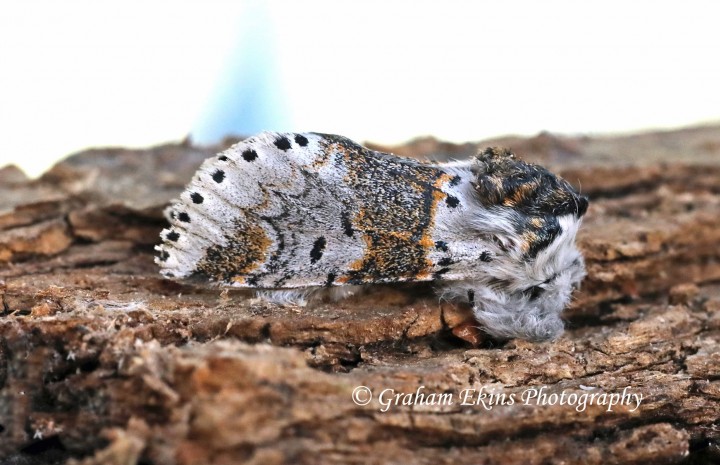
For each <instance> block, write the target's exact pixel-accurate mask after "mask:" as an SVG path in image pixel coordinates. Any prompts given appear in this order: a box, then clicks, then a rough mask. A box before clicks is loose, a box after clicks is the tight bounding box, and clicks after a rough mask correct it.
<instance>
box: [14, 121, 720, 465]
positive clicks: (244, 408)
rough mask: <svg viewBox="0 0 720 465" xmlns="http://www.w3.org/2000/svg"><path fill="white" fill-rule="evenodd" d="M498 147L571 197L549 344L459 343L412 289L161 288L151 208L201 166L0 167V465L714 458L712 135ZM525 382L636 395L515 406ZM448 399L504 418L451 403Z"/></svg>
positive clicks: (716, 346)
mask: <svg viewBox="0 0 720 465" xmlns="http://www.w3.org/2000/svg"><path fill="white" fill-rule="evenodd" d="M498 142H501V143H503V144H505V145H510V146H512V147H514V148H515V150H516V152H517V153H518V154H519V155H521V156H522V157H523V158H525V159H528V160H530V161H541V162H543V163H546V164H549V165H550V166H551V167H553V168H554V169H556V170H558V171H560V172H561V173H562V174H563V175H564V176H565V177H566V179H568V181H570V182H571V183H573V184H575V185H577V186H578V187H580V188H581V190H582V191H583V193H585V194H587V195H589V197H590V198H591V206H590V209H589V211H588V214H587V217H586V221H585V222H584V225H583V229H582V231H581V234H580V238H579V243H580V246H581V248H582V250H583V251H584V253H585V256H586V259H587V263H588V277H587V279H586V281H585V282H584V284H583V287H582V290H581V291H580V292H579V293H578V294H577V295H576V298H575V300H574V302H573V304H572V306H571V308H569V309H568V310H567V312H566V313H565V317H566V319H567V326H568V330H567V332H566V334H565V335H564V336H563V337H562V338H560V339H559V340H557V341H554V342H548V343H529V342H526V341H520V340H511V341H498V340H491V339H488V338H486V337H483V335H482V333H481V332H479V331H477V330H476V329H475V328H474V327H473V325H471V324H470V325H469V324H468V318H469V317H470V313H469V310H468V309H467V308H463V307H462V306H455V305H451V304H449V303H446V302H440V301H438V299H437V298H436V297H435V296H434V295H433V293H432V290H431V289H430V288H428V287H426V286H409V285H405V286H379V287H377V288H374V289H372V290H370V291H369V292H367V293H364V294H362V295H358V296H355V297H353V298H351V299H349V300H346V301H342V302H338V303H326V304H322V305H317V306H313V307H311V308H294V307H278V306H271V305H268V304H266V303H263V302H261V301H258V300H255V299H253V298H252V296H251V295H249V294H247V293H243V292H240V291H229V292H228V291H221V290H219V289H214V288H208V287H202V286H199V285H195V284H184V283H176V282H172V281H168V280H164V279H162V278H161V276H160V275H159V274H158V268H157V266H156V265H155V264H154V263H153V260H152V256H153V251H152V247H153V245H154V244H155V243H157V242H158V234H159V232H160V230H161V229H162V228H163V225H164V220H163V219H162V214H161V212H162V209H163V207H164V206H165V205H166V204H167V202H168V201H169V200H170V199H171V198H172V197H173V196H176V195H177V194H178V193H179V192H180V191H181V189H182V187H183V185H184V184H185V182H187V180H189V178H190V176H191V175H192V173H193V172H194V170H195V169H196V168H197V166H199V164H200V162H201V161H202V160H203V159H204V158H205V157H207V156H210V155H211V154H213V153H214V152H215V151H216V149H217V148H197V147H193V146H192V145H191V144H189V143H185V144H179V145H166V146H162V147H156V148H152V149H148V150H128V149H95V150H90V151H87V152H84V153H81V154H78V155H75V156H73V157H71V158H69V159H67V160H65V161H63V162H61V163H59V164H58V165H56V166H55V167H54V168H53V169H52V170H50V171H49V172H48V173H46V174H45V175H44V176H42V177H41V178H40V179H37V180H28V179H27V178H25V176H24V175H23V174H22V173H21V172H19V170H17V169H15V168H13V167H6V168H4V169H0V304H1V306H0V312H1V313H0V463H13V464H38V463H76V464H77V463H81V464H87V465H89V464H117V465H120V464H146V465H147V464H179V465H184V464H231V463H253V464H280V463H299V464H302V463H307V464H316V463H357V464H364V463H378V464H379V463H395V464H444V463H447V464H465V463H467V464H479V463H482V464H571V463H583V464H613V463H617V464H621V463H622V464H643V463H653V464H658V463H686V464H695V463H698V464H700V463H702V464H705V463H708V464H710V463H718V462H720V420H719V418H720V245H719V244H720V163H719V162H720V127H702V128H690V129H685V130H678V131H671V132H662V133H646V134H639V135H633V136H623V137H619V136H618V137H603V138H592V137H559V136H554V135H551V134H541V135H539V136H537V137H534V138H530V139H523V138H504V139H502V140H499V141H494V143H498ZM485 145H486V144H484V143H468V144H463V145H453V144H447V143H440V142H438V141H435V140H434V139H421V140H417V141H413V142H411V143H409V144H407V145H406V146H403V147H395V148H392V149H393V150H394V151H395V152H396V153H403V154H410V153H412V154H413V155H417V156H430V155H433V156H435V157H436V158H440V159H442V158H447V157H462V156H467V155H469V154H472V153H473V152H475V151H477V150H478V148H480V147H483V146H485ZM358 386H366V387H368V388H369V389H370V390H371V391H372V393H373V398H372V400H371V402H370V403H369V404H367V405H358V404H356V403H355V402H353V399H352V394H353V391H354V389H355V388H356V387H358ZM540 388H544V391H543V392H544V393H545V394H546V395H551V394H556V395H558V396H559V395H560V394H563V393H564V394H565V395H570V394H574V395H575V396H580V395H581V394H584V393H586V394H589V393H595V394H597V395H599V394H602V393H606V394H611V393H618V392H622V391H623V389H624V388H627V389H629V390H630V391H631V392H633V393H639V394H642V395H643V399H642V402H641V405H640V406H639V407H638V408H634V407H635V405H616V406H615V407H614V408H612V409H609V408H608V406H607V405H600V404H599V403H598V404H591V405H588V406H587V408H585V409H583V410H581V411H580V409H579V408H575V406H574V405H560V404H559V403H552V402H550V401H547V402H544V403H542V402H541V403H539V404H538V403H532V402H531V403H530V405H525V403H523V402H521V401H520V399H522V396H523V395H524V394H526V393H528V392H533V391H531V390H532V389H540ZM468 389H474V390H475V392H476V393H480V392H484V393H495V394H500V393H503V394H505V396H506V398H509V397H511V395H514V396H515V399H516V401H515V402H514V403H513V404H512V405H509V404H502V403H500V404H496V405H488V403H491V402H489V399H490V398H489V397H487V398H482V399H483V401H481V402H477V404H472V405H462V404H461V402H460V399H461V396H462V395H463V393H469V392H471V391H468ZM383 392H385V394H383V396H384V397H383V396H381V393H383ZM390 393H394V394H400V396H399V397H397V401H398V404H399V405H388V404H387V402H386V401H387V400H388V399H393V398H394V397H392V396H390V395H389V394H390ZM418 394H422V395H423V396H424V397H423V398H420V397H419V395H418ZM442 394H445V395H446V397H445V398H444V399H448V398H449V399H451V400H452V401H453V402H452V403H449V402H442V401H440V399H441V397H440V396H441V395H442ZM431 395H432V396H431ZM476 398H477V396H475V397H474V399H476ZM483 402H485V404H483ZM404 404H409V405H404ZM383 410H385V411H383Z"/></svg>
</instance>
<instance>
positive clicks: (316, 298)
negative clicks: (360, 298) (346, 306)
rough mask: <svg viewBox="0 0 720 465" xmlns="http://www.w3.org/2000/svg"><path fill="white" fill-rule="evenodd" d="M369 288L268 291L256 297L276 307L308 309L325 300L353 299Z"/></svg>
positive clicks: (339, 287)
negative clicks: (289, 306)
mask: <svg viewBox="0 0 720 465" xmlns="http://www.w3.org/2000/svg"><path fill="white" fill-rule="evenodd" d="M367 287H368V286H364V285H349V286H334V287H331V288H327V287H307V288H303V289H268V290H261V291H256V293H255V295H256V296H257V297H258V298H259V299H261V300H264V301H265V302H269V303H272V304H275V305H293V306H296V307H306V306H307V305H308V304H313V303H316V302H321V301H323V300H326V301H330V302H337V301H339V300H343V299H347V298H349V297H352V296H354V295H356V294H358V293H360V292H362V291H363V290H365V289H366V288H367Z"/></svg>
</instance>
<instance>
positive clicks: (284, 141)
mask: <svg viewBox="0 0 720 465" xmlns="http://www.w3.org/2000/svg"><path fill="white" fill-rule="evenodd" d="M274 144H275V147H277V148H279V149H280V150H282V151H286V150H290V148H291V147H292V146H291V145H290V141H289V140H288V138H287V137H285V136H281V137H278V138H277V139H275V142H274Z"/></svg>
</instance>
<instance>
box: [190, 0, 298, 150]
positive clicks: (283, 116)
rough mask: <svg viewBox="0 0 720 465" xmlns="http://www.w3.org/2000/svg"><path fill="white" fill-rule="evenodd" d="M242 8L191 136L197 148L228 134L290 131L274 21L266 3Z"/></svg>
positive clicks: (256, 2) (239, 134)
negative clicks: (232, 42)
mask: <svg viewBox="0 0 720 465" xmlns="http://www.w3.org/2000/svg"><path fill="white" fill-rule="evenodd" d="M245 6H246V8H245V9H244V11H243V14H242V15H241V17H240V20H239V24H238V25H237V26H238V35H237V41H236V43H235V45H234V46H233V47H231V48H230V50H231V53H229V55H228V57H227V58H226V62H225V65H224V66H223V68H222V70H223V71H222V73H221V76H219V77H218V79H217V80H216V84H215V87H214V89H213V91H212V92H211V94H210V98H209V101H208V102H207V104H206V106H205V108H204V109H203V111H202V112H201V115H200V118H199V120H198V121H197V122H196V124H195V127H194V128H193V130H192V132H191V137H192V140H193V141H194V142H196V143H199V144H212V143H216V142H218V141H220V140H222V139H223V138H224V137H226V136H230V135H236V136H247V135H252V134H255V133H258V132H260V131H264V130H275V131H281V130H287V129H288V128H289V124H288V121H289V119H290V118H289V115H288V111H287V106H286V105H285V104H284V101H285V99H284V98H283V97H284V94H283V91H282V89H281V85H280V82H281V79H279V76H278V72H277V66H276V63H277V61H276V60H277V58H276V54H275V52H274V41H273V24H272V21H270V19H269V15H268V12H267V8H266V6H265V3H264V2H262V1H249V2H247V3H246V4H245Z"/></svg>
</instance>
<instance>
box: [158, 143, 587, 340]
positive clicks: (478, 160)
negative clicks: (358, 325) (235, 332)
mask: <svg viewBox="0 0 720 465" xmlns="http://www.w3.org/2000/svg"><path fill="white" fill-rule="evenodd" d="M587 207H588V199H587V198H586V197H584V196H582V195H579V194H578V193H577V192H576V191H575V190H574V189H573V188H572V187H571V186H570V185H569V184H568V183H567V182H566V181H564V180H563V179H561V178H559V177H558V176H556V175H554V174H552V173H550V172H549V171H548V170H546V169H545V168H543V167H541V166H538V165H534V164H529V163H525V162H523V161H521V160H519V159H518V158H516V157H515V156H514V155H513V154H512V153H510V152H509V151H508V150H504V149H499V148H489V149H486V150H484V151H483V152H482V153H480V154H479V155H477V156H475V157H473V158H472V159H469V160H466V161H454V162H449V163H440V164H437V163H425V162H420V161H417V160H414V159H409V158H403V157H398V156H394V155H391V154H387V153H381V152H377V151H373V150H370V149H367V148H365V147H362V146H360V145H358V144H356V143H355V142H353V141H351V140H349V139H347V138H344V137H341V136H336V135H329V134H319V133H298V134H289V133H271V132H266V133H262V134H260V135H257V136H255V137H251V138H249V139H247V140H245V141H243V142H240V143H238V144H236V145H234V146H232V147H231V148H229V149H228V150H226V151H224V152H222V153H220V154H218V155H216V156H214V157H211V158H209V159H207V160H206V161H205V162H204V163H203V164H202V166H201V167H200V169H199V170H198V171H197V173H196V174H195V175H194V177H193V179H192V181H191V182H190V183H189V185H188V186H187V188H186V190H185V191H184V192H183V193H182V194H181V195H180V198H179V199H177V200H176V201H174V202H173V203H172V204H171V206H170V207H168V209H167V210H166V215H167V216H168V220H169V222H170V227H169V228H167V229H164V230H163V231H162V233H161V238H162V240H163V243H162V244H161V245H158V246H157V247H156V249H157V251H158V252H159V255H158V256H157V258H156V263H158V264H159V265H160V267H161V273H162V274H163V275H164V276H165V277H167V278H173V279H187V278H194V279H200V280H203V281H206V282H212V283H216V284H219V285H222V286H231V287H235V288H250V289H256V290H266V291H270V292H266V293H265V295H266V296H269V297H270V298H271V299H272V296H273V295H274V296H276V298H277V299H278V300H290V301H292V300H293V299H295V300H302V299H303V297H304V296H305V295H307V293H308V292H311V291H313V290H314V289H319V288H335V287H338V286H339V287H340V289H347V288H349V286H359V285H369V284H376V283H396V282H413V281H434V282H435V284H436V285H437V292H438V293H439V295H440V296H441V297H442V298H444V299H450V300H453V301H459V302H465V303H467V304H469V305H470V306H472V309H473V313H474V316H475V318H476V319H477V320H478V322H480V323H481V324H482V325H483V327H484V328H483V329H484V330H485V331H486V332H487V333H489V334H491V335H493V336H496V337H502V338H512V337H521V338H526V339H530V340H546V339H553V338H556V337H557V336H559V335H560V334H561V333H562V331H563V322H562V319H561V318H560V314H561V312H562V310H563V309H564V307H565V306H566V305H567V303H568V301H569V300H570V298H571V294H572V292H573V289H574V288H576V287H578V286H579V284H580V282H581V280H582V279H583V277H584V276H585V267H584V261H583V257H582V255H581V253H580V252H579V251H578V249H577V247H576V245H575V236H576V234H577V231H578V227H579V226H580V222H581V219H582V217H583V215H584V214H585V212H586V210H587Z"/></svg>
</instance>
